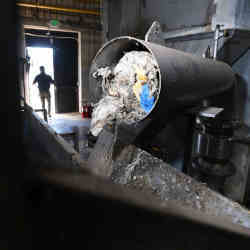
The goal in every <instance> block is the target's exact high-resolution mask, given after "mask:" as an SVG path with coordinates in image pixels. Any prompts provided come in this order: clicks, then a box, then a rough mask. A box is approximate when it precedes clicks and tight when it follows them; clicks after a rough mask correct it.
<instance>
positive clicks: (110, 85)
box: [90, 51, 159, 136]
mask: <svg viewBox="0 0 250 250" xmlns="http://www.w3.org/2000/svg"><path fill="white" fill-rule="evenodd" d="M158 72H159V68H158V64H157V62H156V61H155V59H154V58H153V56H152V55H151V54H150V53H149V52H146V51H131V52H128V53H126V54H125V55H124V56H123V57H122V58H121V59H120V61H119V62H118V63H117V64H116V65H115V66H109V67H102V68H99V69H98V70H97V71H96V72H94V73H93V75H92V76H93V77H94V78H96V79H97V80H98V81H99V83H100V85H101V87H102V92H103V97H102V99H101V100H100V101H99V102H98V103H97V104H96V105H95V108H94V110H93V113H92V120H91V127H90V131H91V133H92V134H93V135H94V136H97V135H98V134H99V133H100V132H101V130H102V128H103V127H104V125H105V124H106V123H112V122H114V121H115V120H117V121H122V122H125V123H127V124H131V123H135V122H138V121H140V120H142V119H143V118H145V117H146V116H147V114H148V113H149V112H150V111H151V110H152V108H153V106H154V103H155V101H156V100H157V98H158V94H159V77H158V76H159V73H158Z"/></svg>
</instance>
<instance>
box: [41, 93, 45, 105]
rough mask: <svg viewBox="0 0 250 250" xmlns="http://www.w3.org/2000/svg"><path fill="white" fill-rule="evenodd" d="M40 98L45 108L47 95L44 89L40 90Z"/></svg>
mask: <svg viewBox="0 0 250 250" xmlns="http://www.w3.org/2000/svg"><path fill="white" fill-rule="evenodd" d="M40 98H41V103H42V109H45V96H44V92H43V91H40Z"/></svg>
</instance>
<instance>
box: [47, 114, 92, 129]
mask: <svg viewBox="0 0 250 250" xmlns="http://www.w3.org/2000/svg"><path fill="white" fill-rule="evenodd" d="M48 124H49V125H50V126H51V127H52V128H53V129H54V130H55V131H56V132H57V133H58V134H68V133H72V132H73V128H74V127H78V128H81V127H86V128H89V127H90V119H87V118H84V119H83V118H82V116H81V113H65V114H55V115H54V116H52V118H50V119H49V120H48Z"/></svg>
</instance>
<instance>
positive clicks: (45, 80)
mask: <svg viewBox="0 0 250 250" xmlns="http://www.w3.org/2000/svg"><path fill="white" fill-rule="evenodd" d="M36 82H37V83H38V89H39V94H40V98H41V102H42V108H43V109H45V99H46V100H47V102H48V116H49V117H51V98H50V92H49V89H50V84H51V83H53V84H55V81H54V80H53V79H52V78H51V76H50V75H47V74H46V73H45V68H44V66H41V67H40V74H39V75H37V76H36V77H35V79H34V81H33V84H35V83H36Z"/></svg>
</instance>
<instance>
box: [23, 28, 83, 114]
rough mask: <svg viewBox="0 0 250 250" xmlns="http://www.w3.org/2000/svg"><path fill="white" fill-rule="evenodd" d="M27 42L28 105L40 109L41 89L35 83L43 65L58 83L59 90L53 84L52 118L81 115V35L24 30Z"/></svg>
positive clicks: (51, 90) (46, 30) (45, 30)
mask: <svg viewBox="0 0 250 250" xmlns="http://www.w3.org/2000/svg"><path fill="white" fill-rule="evenodd" d="M25 42H26V48H27V54H28V56H29V57H30V68H29V73H28V82H29V83H28V88H27V89H28V90H27V92H28V93H27V94H28V98H27V97H26V99H27V100H28V102H29V104H30V105H31V106H32V107H33V108H34V109H40V108H41V100H40V97H39V91H38V88H37V86H34V85H32V83H33V80H34V77H35V76H36V75H37V74H39V67H40V66H41V65H44V66H45V70H46V73H47V74H49V75H50V76H51V77H52V78H53V79H54V80H55V83H56V88H55V86H54V85H53V84H52V85H51V89H50V94H51V104H52V105H51V111H52V116H53V114H60V113H73V112H79V107H80V105H79V102H80V101H79V98H80V96H81V95H80V93H79V92H80V91H81V83H80V81H81V78H80V77H79V75H80V72H81V71H80V68H79V67H80V65H81V64H80V63H79V62H80V61H79V58H80V57H79V37H78V33H74V32H72V33H71V32H66V31H65V32H63V31H54V30H53V31H52V30H48V29H44V30H43V29H41V30H40V29H33V28H31V29H29V28H25ZM79 80H80V81H79ZM46 107H47V105H46Z"/></svg>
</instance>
